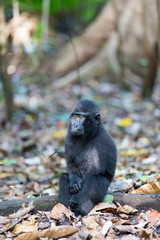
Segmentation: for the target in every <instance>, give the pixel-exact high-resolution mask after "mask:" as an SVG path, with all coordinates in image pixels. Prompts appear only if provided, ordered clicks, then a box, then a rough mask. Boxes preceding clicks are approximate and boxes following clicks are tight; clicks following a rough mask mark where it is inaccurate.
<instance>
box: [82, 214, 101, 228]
mask: <svg viewBox="0 0 160 240" xmlns="http://www.w3.org/2000/svg"><path fill="white" fill-rule="evenodd" d="M82 223H83V224H84V225H86V226H87V227H88V228H96V229H100V226H99V224H98V223H97V222H96V220H95V218H94V217H93V216H87V217H83V219H82Z"/></svg>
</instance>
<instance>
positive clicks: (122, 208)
mask: <svg viewBox="0 0 160 240" xmlns="http://www.w3.org/2000/svg"><path fill="white" fill-rule="evenodd" d="M117 212H119V213H125V214H135V213H137V212H138V210H137V209H134V208H132V207H131V206H129V205H124V206H120V207H118V209H117Z"/></svg>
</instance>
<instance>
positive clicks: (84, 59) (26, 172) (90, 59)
mask: <svg viewBox="0 0 160 240" xmlns="http://www.w3.org/2000/svg"><path fill="white" fill-rule="evenodd" d="M159 47H160V1H159V0H152V4H151V2H150V0H143V1H142V0H121V1H119V0H94V1H93V0H88V1H86V0H76V1H75V0H59V1H52V0H8V1H3V0H2V1H0V170H1V173H0V193H1V195H2V198H4V199H13V198H15V197H28V196H30V195H32V194H33V195H34V196H36V195H39V194H42V195H43V194H53V193H57V191H58V179H57V177H58V176H59V174H60V173H61V171H62V170H64V169H65V159H64V138H65V135H66V131H67V122H68V118H69V114H70V112H71V110H72V109H73V107H74V106H75V105H76V103H77V102H78V100H79V99H80V98H88V99H91V100H95V101H97V104H98V106H99V108H100V112H101V115H102V120H103V122H104V125H105V128H106V129H107V130H108V131H109V132H110V133H111V135H112V136H113V137H114V139H115V141H116V144H117V147H118V151H119V164H118V170H117V174H116V178H118V179H120V178H121V177H123V178H124V176H126V179H128V178H132V180H133V179H134V180H135V178H136V180H137V184H139V185H137V186H140V184H141V183H139V179H138V177H137V176H139V175H143V174H147V175H151V174H157V173H159V171H160V169H159V167H157V166H160V147H159V145H160V131H159V130H160V121H159V120H160V80H159ZM147 159H148V160H147ZM154 163H156V164H157V165H155V164H154ZM131 176H132V177H131ZM4 183H5V186H4ZM24 184H26V186H25V189H24V187H23V185H24ZM133 184H135V181H134V183H133V181H132V184H131V185H130V186H131V187H133ZM10 186H13V187H12V188H10ZM118 187H120V186H118ZM123 187H124V186H123Z"/></svg>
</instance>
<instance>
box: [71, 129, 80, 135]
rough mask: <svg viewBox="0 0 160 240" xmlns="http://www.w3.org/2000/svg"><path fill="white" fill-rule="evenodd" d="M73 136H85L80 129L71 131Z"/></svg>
mask: <svg viewBox="0 0 160 240" xmlns="http://www.w3.org/2000/svg"><path fill="white" fill-rule="evenodd" d="M71 133H72V135H73V136H81V135H83V131H82V130H78V129H74V130H72V131H71Z"/></svg>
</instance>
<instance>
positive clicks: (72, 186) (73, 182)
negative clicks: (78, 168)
mask: <svg viewBox="0 0 160 240" xmlns="http://www.w3.org/2000/svg"><path fill="white" fill-rule="evenodd" d="M80 189H81V180H80V179H79V178H78V177H76V178H75V177H72V178H70V181H69V191H70V193H77V192H78V191H79V190H80Z"/></svg>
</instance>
